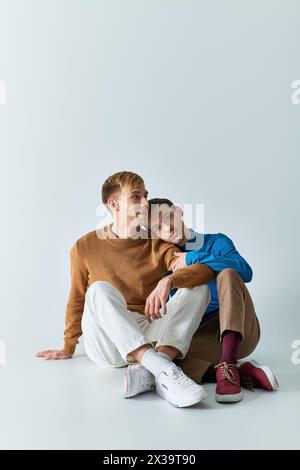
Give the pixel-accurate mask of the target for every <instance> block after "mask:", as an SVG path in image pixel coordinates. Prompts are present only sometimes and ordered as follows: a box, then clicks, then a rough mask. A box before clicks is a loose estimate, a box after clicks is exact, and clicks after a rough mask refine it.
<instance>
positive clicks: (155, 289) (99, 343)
mask: <svg viewBox="0 0 300 470" xmlns="http://www.w3.org/2000/svg"><path fill="white" fill-rule="evenodd" d="M102 201H103V203H104V204H106V206H107V207H108V209H109V210H110V212H111V214H112V216H113V223H112V224H111V225H108V226H105V227H103V228H102V229H100V230H96V231H92V232H90V233H88V234H87V235H85V236H83V237H82V238H80V239H79V240H78V241H77V242H76V243H75V245H74V246H73V248H72V250H71V291H70V295H69V300H68V303H67V309H66V323H65V338H64V348H63V349H62V350H47V351H42V352H39V353H37V356H39V357H43V358H45V359H47V360H49V359H68V358H71V357H72V355H73V354H74V351H75V348H76V344H77V343H78V338H79V337H80V336H81V334H83V337H84V344H85V349H86V353H87V355H88V356H89V357H90V359H92V360H93V361H94V362H96V363H99V364H107V365H109V366H112V367H124V366H127V367H126V369H125V393H124V396H125V397H126V398H129V397H131V396H134V395H137V394H138V393H142V392H144V391H148V390H150V389H152V384H153V383H154V384H155V388H156V391H157V393H158V394H159V395H160V396H161V397H162V398H164V399H166V400H167V401H169V402H170V403H171V404H173V405H175V406H178V407H185V406H190V405H193V404H195V403H198V402H199V401H201V400H203V399H204V398H206V397H207V394H206V392H205V390H204V389H203V387H202V386H201V385H198V384H196V383H195V382H194V381H193V380H191V379H190V378H189V377H187V376H186V375H185V374H184V373H183V371H182V370H181V369H180V368H179V367H178V366H177V365H176V364H174V362H173V361H174V359H183V358H184V357H185V355H186V353H187V351H188V349H189V346H190V342H191V339H192V337H193V334H194V333H195V331H196V330H197V328H198V327H199V324H200V322H201V319H202V316H203V314H204V311H205V309H206V307H207V305H208V303H209V300H210V294H209V289H208V287H207V285H206V284H207V283H208V282H209V281H210V280H212V279H213V278H214V277H215V274H214V273H213V271H212V270H211V269H210V268H208V267H207V266H205V265H202V264H194V265H192V266H189V267H186V268H184V269H179V270H177V271H176V272H175V273H173V274H171V275H169V276H166V275H165V274H166V272H167V271H170V270H171V266H172V264H173V263H174V261H175V259H176V255H175V253H176V252H179V249H178V248H177V247H175V246H174V245H172V244H170V243H166V242H164V241H162V240H160V239H158V238H154V239H153V238H150V234H149V232H148V231H146V230H143V229H142V228H141V223H142V221H143V217H144V216H146V214H147V206H148V203H147V191H146V190H145V186H144V182H143V179H142V178H141V177H140V176H139V175H137V174H135V173H131V172H119V173H116V174H114V175H112V176H111V177H109V178H108V179H107V180H106V181H105V183H104V184H103V187H102ZM171 288H177V289H178V290H177V292H176V294H175V295H174V296H173V297H172V298H171V300H169V302H168V303H167V300H168V297H169V293H170V290H171ZM149 372H150V373H151V374H152V377H153V376H154V378H155V380H154V381H153V380H152V381H150V382H151V383H150V382H149Z"/></svg>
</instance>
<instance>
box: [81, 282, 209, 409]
mask: <svg viewBox="0 0 300 470" xmlns="http://www.w3.org/2000/svg"><path fill="white" fill-rule="evenodd" d="M209 301H210V293H209V289H208V287H207V286H205V285H202V286H196V287H193V288H182V289H178V291H177V292H176V294H175V295H174V296H173V297H172V298H171V299H170V300H169V301H168V304H167V313H166V314H165V315H162V318H160V319H157V320H154V321H152V322H151V323H150V322H148V320H147V319H146V317H145V315H143V314H141V313H139V312H131V311H129V310H128V309H127V303H126V300H125V298H124V296H123V295H122V294H121V293H120V292H119V291H118V290H117V289H115V288H114V287H113V286H112V285H111V284H110V283H108V282H105V281H97V282H95V283H93V284H92V285H91V286H90V287H89V288H88V290H87V292H86V296H85V307H84V313H83V318H82V332H83V337H84V345H85V350H86V353H87V355H88V356H89V358H90V359H91V360H92V361H94V362H95V363H97V364H106V365H108V366H111V367H124V366H128V367H127V368H126V370H125V393H124V396H125V397H127V398H129V397H131V396H134V395H137V394H138V393H142V392H145V391H148V390H151V389H154V388H155V389H156V392H157V393H158V394H159V395H160V396H161V397H162V398H164V399H166V400H167V401H168V402H170V403H171V404H173V405H175V406H178V407H185V406H191V405H193V404H195V403H198V402H200V401H201V400H203V399H204V398H206V397H207V393H206V391H205V390H204V389H203V387H202V386H201V385H199V384H196V383H195V382H194V381H193V380H192V379H190V378H189V377H188V376H186V375H185V374H184V373H183V371H182V370H181V368H180V367H178V366H177V365H176V364H174V362H172V360H173V359H175V358H176V359H184V357H185V356H186V354H187V352H188V349H189V346H190V343H191V340H192V337H193V335H194V333H195V331H196V330H197V329H198V327H199V325H200V322H201V319H202V317H203V314H204V312H205V310H206V307H207V305H208V303H209ZM154 345H155V349H154ZM167 353H168V354H167Z"/></svg>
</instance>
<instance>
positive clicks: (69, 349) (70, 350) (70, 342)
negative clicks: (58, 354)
mask: <svg viewBox="0 0 300 470" xmlns="http://www.w3.org/2000/svg"><path fill="white" fill-rule="evenodd" d="M77 343H78V341H77V339H68V338H65V340H64V352H65V353H66V354H71V355H72V356H73V354H74V352H75V349H76V344H77Z"/></svg>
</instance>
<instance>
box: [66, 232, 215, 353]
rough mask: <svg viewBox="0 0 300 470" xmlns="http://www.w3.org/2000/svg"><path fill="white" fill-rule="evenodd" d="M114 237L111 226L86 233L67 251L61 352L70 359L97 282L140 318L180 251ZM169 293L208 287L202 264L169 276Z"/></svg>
mask: <svg viewBox="0 0 300 470" xmlns="http://www.w3.org/2000/svg"><path fill="white" fill-rule="evenodd" d="M111 237H115V235H114V234H113V232H112V231H111V227H110V226H106V227H104V228H102V229H99V230H97V231H95V230H94V231H93V232H90V233H88V234H87V235H85V236H83V237H82V238H80V239H79V240H78V241H77V242H76V243H75V245H74V246H73V247H72V250H71V290H70V294H69V299H68V303H67V308H66V322H65V332H64V333H65V341H64V351H65V352H67V353H69V354H73V353H74V351H75V347H76V344H77V343H78V338H79V336H81V334H82V331H81V318H82V314H83V308H84V300H85V293H86V291H87V289H88V287H89V286H90V285H91V284H92V283H93V282H95V281H107V282H110V283H111V284H112V285H113V286H114V287H115V288H116V289H118V290H119V291H120V292H121V293H122V294H123V296H124V297H125V299H126V301H127V308H128V310H131V311H137V312H140V313H144V307H145V302H146V299H147V297H148V295H149V294H150V293H151V292H152V290H153V289H154V288H155V287H156V285H157V283H158V282H159V281H160V279H162V278H163V277H164V276H165V274H166V272H167V271H171V265H172V263H173V261H174V260H175V259H177V257H176V256H175V252H180V250H179V249H178V248H177V247H175V246H174V245H172V244H169V243H166V242H164V241H162V240H159V239H150V238H148V239H142V238H138V239H136V240H133V239H131V238H128V239H121V238H116V237H115V238H111ZM170 277H171V278H172V281H173V287H177V288H179V287H193V286H196V285H200V284H207V283H208V282H209V281H210V280H212V279H213V278H214V277H215V274H214V273H213V271H212V270H211V269H210V268H208V267H207V266H205V265H203V264H194V265H192V266H189V267H186V268H184V269H180V270H178V271H176V272H175V273H173V274H171V275H170Z"/></svg>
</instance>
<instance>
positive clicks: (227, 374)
mask: <svg viewBox="0 0 300 470" xmlns="http://www.w3.org/2000/svg"><path fill="white" fill-rule="evenodd" d="M232 367H236V366H235V365H234V364H227V362H220V364H217V365H216V366H215V369H221V372H222V378H223V379H227V380H229V382H231V383H232V384H234V385H237V386H238V385H239V384H238V383H236V382H235V380H234V379H235V375H234V372H233V371H232V369H231V368H232Z"/></svg>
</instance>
